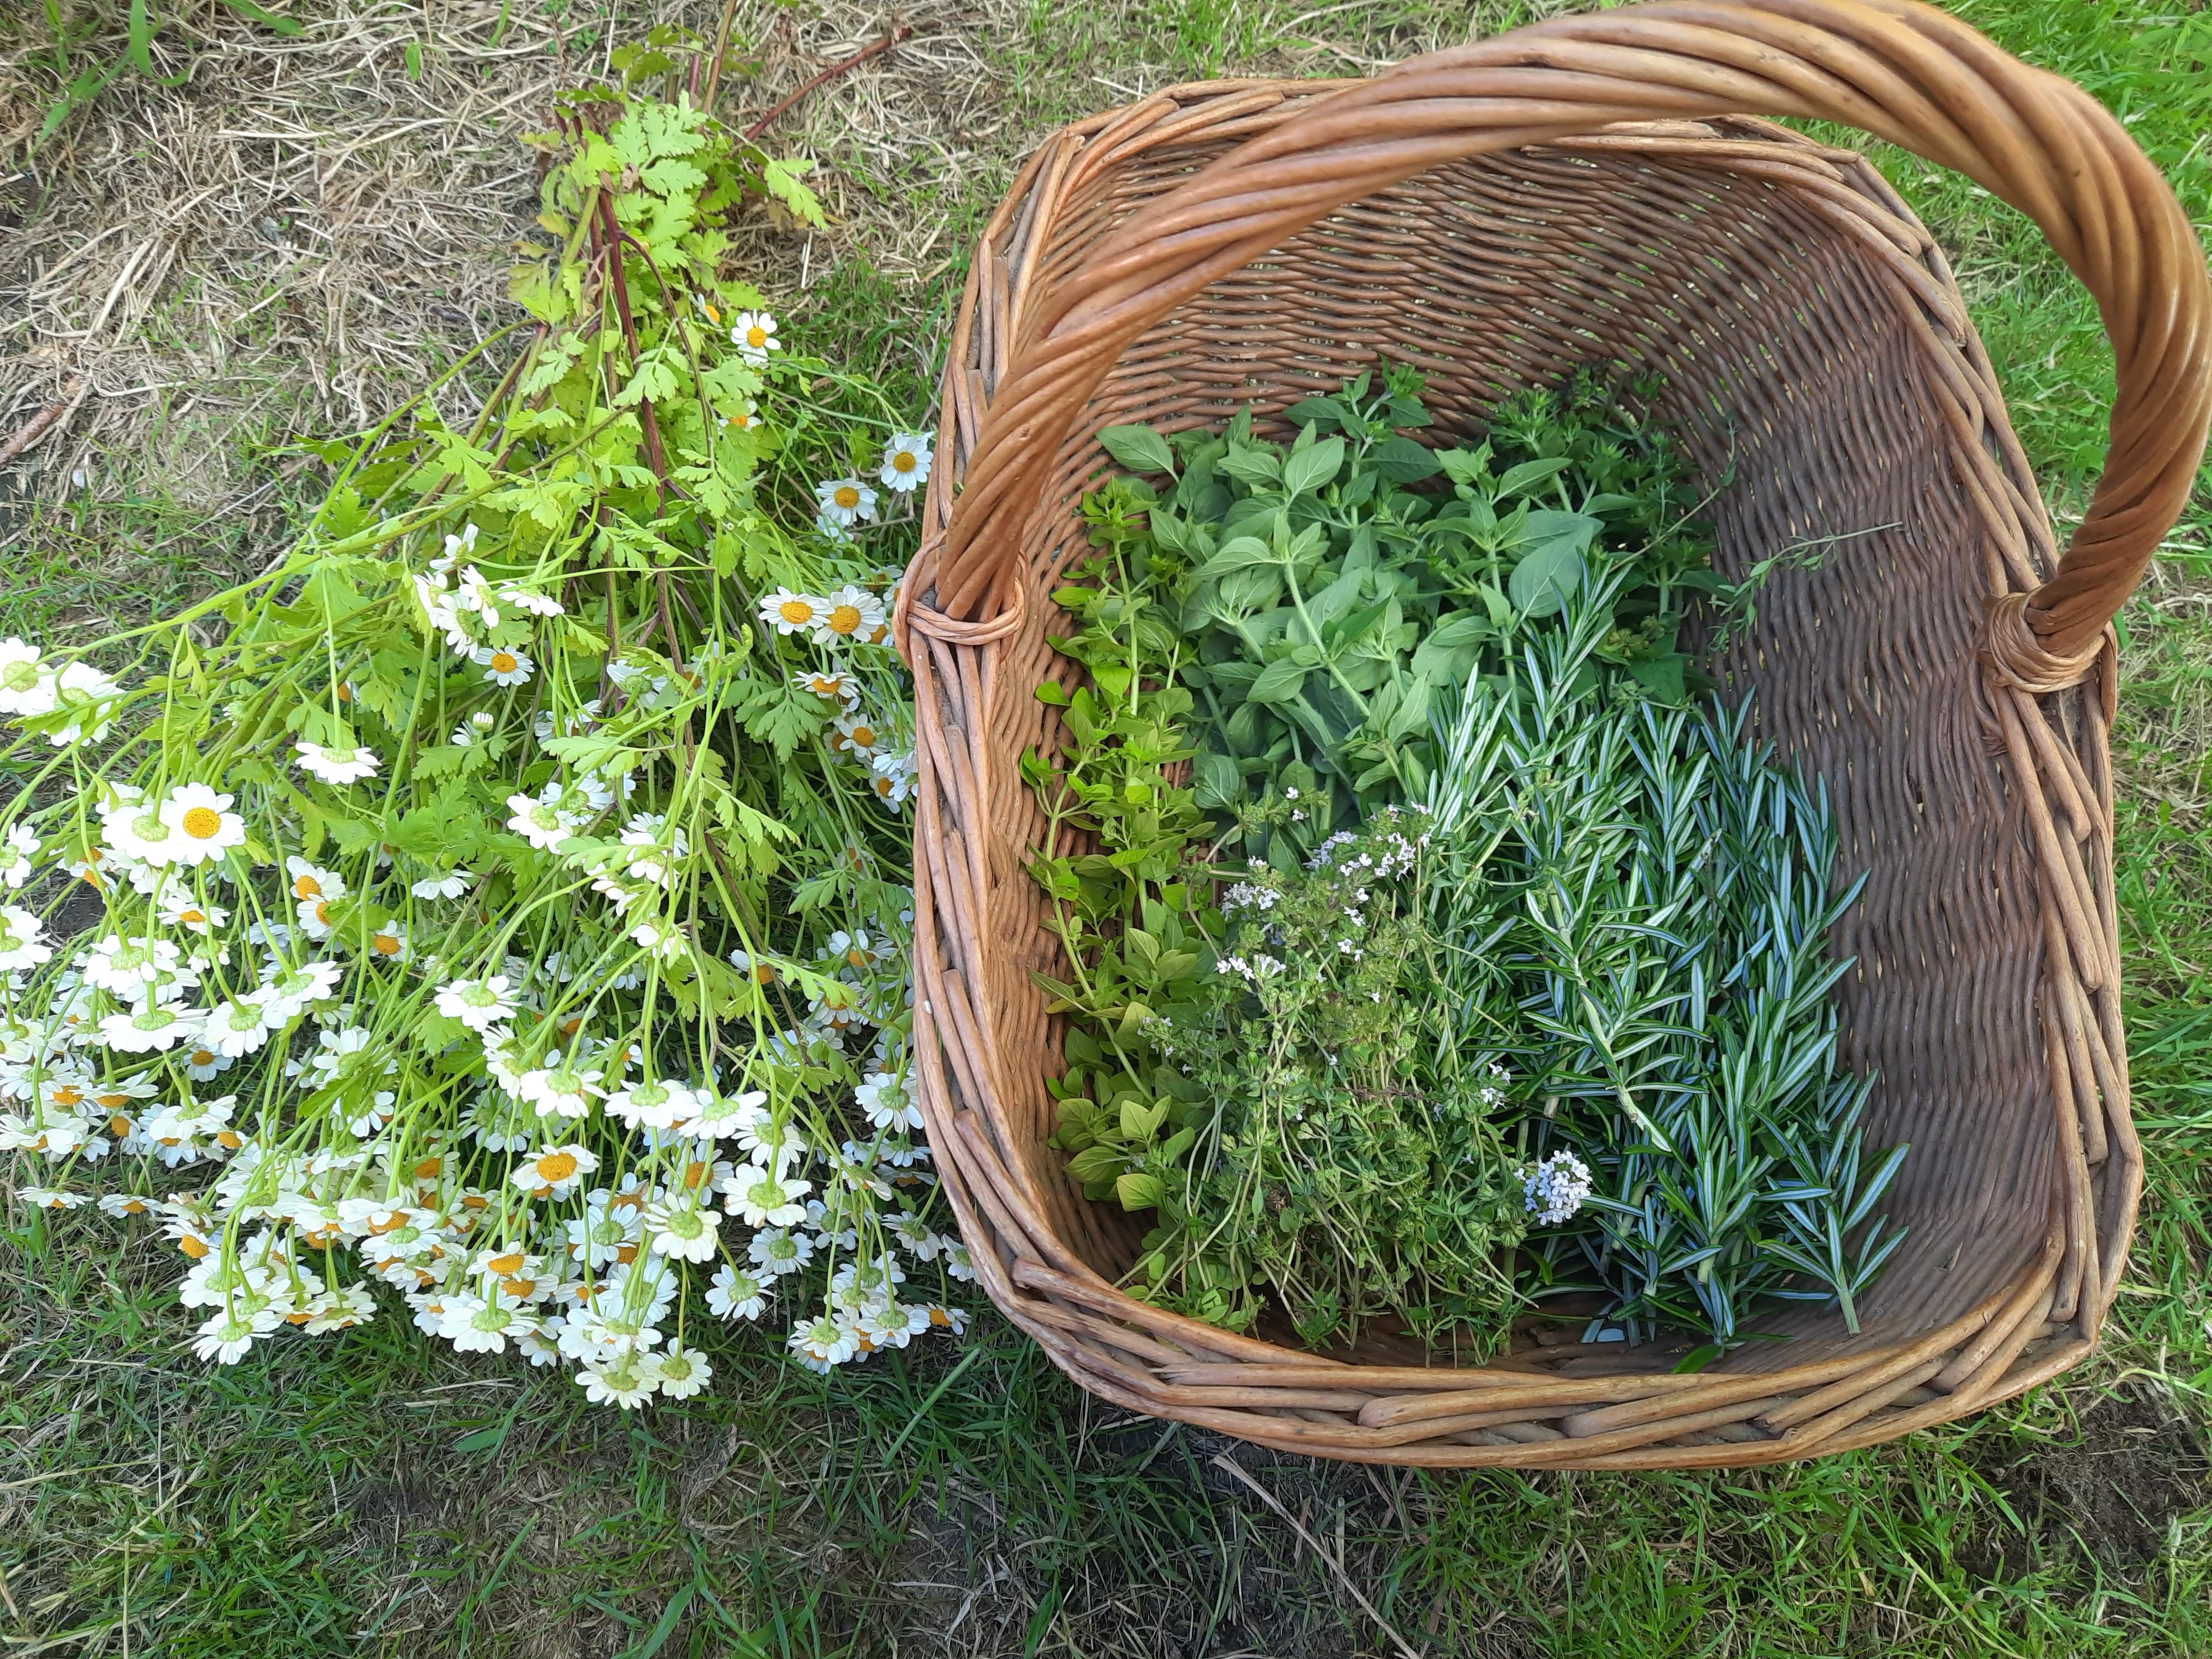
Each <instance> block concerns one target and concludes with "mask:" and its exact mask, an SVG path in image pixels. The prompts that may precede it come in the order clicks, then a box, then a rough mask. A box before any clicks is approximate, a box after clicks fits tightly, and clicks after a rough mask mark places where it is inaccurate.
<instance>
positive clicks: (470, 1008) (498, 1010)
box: [437, 974, 515, 1031]
mask: <svg viewBox="0 0 2212 1659" xmlns="http://www.w3.org/2000/svg"><path fill="white" fill-rule="evenodd" d="M437 1007H438V1012H440V1013H441V1014H443V1015H444V1016H445V1017H446V1018H448V1019H458V1020H459V1021H460V1022H461V1024H464V1025H465V1026H467V1027H468V1028H469V1030H471V1031H489V1030H491V1029H492V1027H493V1026H495V1025H499V1024H504V1023H505V1022H507V1020H510V1019H512V1018H514V1009H515V993H514V987H513V986H512V985H510V984H509V983H508V982H507V975H504V974H494V975H491V977H490V978H489V979H457V980H455V981H453V983H452V984H450V985H447V986H443V987H441V988H440V989H439V992H438V995H437Z"/></svg>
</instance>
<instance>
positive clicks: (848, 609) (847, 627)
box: [829, 605, 860, 635]
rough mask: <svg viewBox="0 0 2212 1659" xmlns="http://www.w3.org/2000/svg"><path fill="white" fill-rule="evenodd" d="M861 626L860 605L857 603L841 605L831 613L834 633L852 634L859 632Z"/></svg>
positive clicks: (830, 628)
mask: <svg viewBox="0 0 2212 1659" xmlns="http://www.w3.org/2000/svg"><path fill="white" fill-rule="evenodd" d="M859 629H860V606H858V605H839V606H838V607H837V608H836V610H835V611H831V612H830V613H829V631H830V632H831V633H833V634H847V635H850V634H853V633H855V632H857V631H858V630H859Z"/></svg>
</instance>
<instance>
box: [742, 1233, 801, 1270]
mask: <svg viewBox="0 0 2212 1659" xmlns="http://www.w3.org/2000/svg"><path fill="white" fill-rule="evenodd" d="M745 1254H746V1255H749V1256H750V1257H751V1258H752V1263H753V1266H754V1267H757V1268H758V1269H759V1270H760V1272H761V1273H762V1275H763V1277H764V1278H767V1279H781V1278H782V1277H783V1276H784V1274H786V1273H797V1272H798V1271H799V1269H800V1268H801V1267H805V1265H806V1264H807V1263H808V1262H810V1261H813V1260H814V1240H813V1239H812V1237H810V1236H809V1235H807V1234H805V1233H795V1232H792V1231H789V1230H788V1229H787V1228H783V1227H763V1229H761V1231H758V1232H757V1233H755V1234H754V1235H753V1240H752V1243H751V1244H750V1245H749V1246H748V1247H747V1248H746V1251H745Z"/></svg>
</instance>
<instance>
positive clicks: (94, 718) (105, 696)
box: [40, 662, 123, 749]
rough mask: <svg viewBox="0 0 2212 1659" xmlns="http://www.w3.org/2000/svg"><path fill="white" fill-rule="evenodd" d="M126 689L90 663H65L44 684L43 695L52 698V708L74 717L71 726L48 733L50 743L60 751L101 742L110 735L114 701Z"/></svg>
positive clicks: (50, 704)
mask: <svg viewBox="0 0 2212 1659" xmlns="http://www.w3.org/2000/svg"><path fill="white" fill-rule="evenodd" d="M122 690H123V687H122V686H121V685H120V684H118V683H117V682H116V681H114V680H112V679H110V678H107V676H106V675H105V674H103V673H101V672H100V670H98V669H97V668H94V666H93V665H91V664H90V663H86V662H72V663H65V664H64V665H63V666H62V669H61V671H60V672H58V673H57V674H55V675H54V676H53V677H52V679H51V680H50V681H48V682H45V683H44V684H42V686H41V692H42V694H43V695H45V696H50V697H51V698H52V702H50V703H48V705H47V707H48V708H64V709H69V710H72V711H73V714H72V717H71V719H70V721H69V723H68V724H67V725H65V726H61V727H59V728H58V729H57V730H55V731H52V732H48V733H47V734H46V741H47V742H49V743H51V744H53V746H54V747H55V748H57V749H66V748H68V747H69V746H70V744H73V743H77V742H80V741H84V740H89V741H91V742H94V743H97V742H99V741H100V738H103V737H105V736H106V734H107V728H108V726H109V724H110V721H111V718H112V714H113V699H114V698H115V697H117V696H119V695H120V694H121V692H122ZM40 712H43V711H40Z"/></svg>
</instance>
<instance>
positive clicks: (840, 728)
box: [829, 711, 884, 761]
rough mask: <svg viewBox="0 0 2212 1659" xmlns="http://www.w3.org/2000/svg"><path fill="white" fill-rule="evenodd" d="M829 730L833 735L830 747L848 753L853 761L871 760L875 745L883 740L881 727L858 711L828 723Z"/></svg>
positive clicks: (840, 716) (841, 715)
mask: <svg viewBox="0 0 2212 1659" xmlns="http://www.w3.org/2000/svg"><path fill="white" fill-rule="evenodd" d="M829 730H830V732H831V733H832V734H833V735H832V736H831V737H830V739H829V746H830V747H831V748H832V749H836V750H848V751H850V753H851V754H852V757H853V758H854V759H855V760H861V761H866V760H872V759H873V758H874V757H875V753H876V745H877V744H880V743H881V742H882V741H883V740H884V731H883V727H882V726H878V724H877V723H876V722H875V721H874V720H872V719H871V718H870V717H869V716H867V715H866V714H860V713H859V712H858V711H855V712H854V713H852V714H840V715H838V716H837V718H836V720H832V721H831V722H830V723H829Z"/></svg>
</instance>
